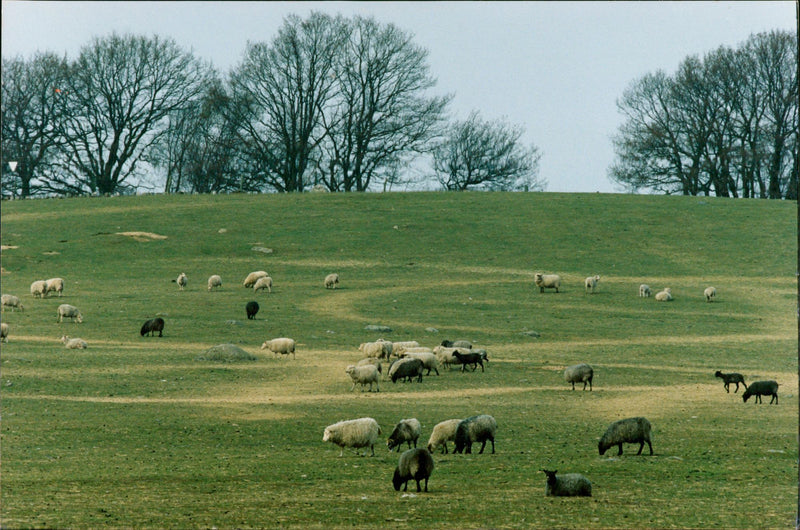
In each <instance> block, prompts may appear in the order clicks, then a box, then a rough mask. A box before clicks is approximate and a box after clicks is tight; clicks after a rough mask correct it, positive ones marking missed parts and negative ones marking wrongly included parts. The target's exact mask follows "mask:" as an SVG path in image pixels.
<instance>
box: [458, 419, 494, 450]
mask: <svg viewBox="0 0 800 530" xmlns="http://www.w3.org/2000/svg"><path fill="white" fill-rule="evenodd" d="M496 431H497V422H496V421H495V419H494V418H493V417H491V416H489V415H488V414H481V415H479V416H472V417H470V418H467V419H465V420H461V421H460V422H459V423H458V427H456V438H455V442H456V448H455V452H456V453H461V452H462V451H463V452H464V453H465V454H471V453H472V444H473V443H476V442H481V443H482V445H481V450H480V451H478V454H479V455H480V454H483V450H484V448H485V447H486V441H487V440H490V441H491V442H492V454H494V435H495V432H496Z"/></svg>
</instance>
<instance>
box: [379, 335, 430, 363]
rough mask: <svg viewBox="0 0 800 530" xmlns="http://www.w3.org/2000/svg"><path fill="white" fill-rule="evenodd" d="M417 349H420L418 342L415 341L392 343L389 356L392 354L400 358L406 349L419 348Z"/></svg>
mask: <svg viewBox="0 0 800 530" xmlns="http://www.w3.org/2000/svg"><path fill="white" fill-rule="evenodd" d="M380 340H383V339H380ZM419 347H420V345H419V342H417V341H415V340H402V341H397V342H393V343H392V347H391V350H390V351H389V355H391V354H394V355H396V356H398V357H400V356H401V355H402V354H403V352H404V351H405V350H407V349H408V348H419ZM387 359H388V357H387Z"/></svg>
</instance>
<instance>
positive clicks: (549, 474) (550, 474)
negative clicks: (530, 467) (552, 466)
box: [539, 469, 558, 483]
mask: <svg viewBox="0 0 800 530" xmlns="http://www.w3.org/2000/svg"><path fill="white" fill-rule="evenodd" d="M539 471H541V472H542V473H544V474H545V475H547V482H550V483H555V481H556V473H558V471H548V470H546V469H540V470H539Z"/></svg>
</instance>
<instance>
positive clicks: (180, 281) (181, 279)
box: [172, 272, 187, 291]
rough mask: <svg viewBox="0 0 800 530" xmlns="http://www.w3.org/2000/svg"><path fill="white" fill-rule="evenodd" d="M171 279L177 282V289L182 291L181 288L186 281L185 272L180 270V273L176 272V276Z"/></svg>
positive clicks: (184, 285)
mask: <svg viewBox="0 0 800 530" xmlns="http://www.w3.org/2000/svg"><path fill="white" fill-rule="evenodd" d="M172 281H173V282H174V283H177V284H178V289H180V290H181V291H183V288H184V287H186V282H187V278H186V273H185V272H182V273H180V274H178V277H177V278H176V279H174V280H172Z"/></svg>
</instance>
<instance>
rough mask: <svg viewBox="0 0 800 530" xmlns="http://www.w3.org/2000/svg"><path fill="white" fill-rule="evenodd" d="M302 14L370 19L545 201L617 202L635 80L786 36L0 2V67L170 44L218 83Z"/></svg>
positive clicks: (728, 26)
mask: <svg viewBox="0 0 800 530" xmlns="http://www.w3.org/2000/svg"><path fill="white" fill-rule="evenodd" d="M312 10H317V11H323V12H327V13H330V14H332V15H335V14H337V13H341V14H342V15H344V16H348V17H349V16H353V15H357V14H358V15H363V16H373V17H375V18H376V19H377V20H378V21H379V22H382V23H393V24H395V25H396V26H398V27H399V28H401V29H403V30H405V31H408V32H410V33H412V34H413V35H414V42H415V43H417V44H418V45H421V46H423V47H425V48H426V49H427V50H428V51H429V58H428V60H429V65H430V68H431V73H432V75H433V76H434V77H435V78H437V79H438V84H437V89H436V92H437V93H440V94H445V93H452V94H454V95H455V98H454V100H453V102H452V106H451V113H452V115H453V117H454V118H457V119H463V118H466V117H467V115H468V114H469V112H470V111H471V110H479V111H480V112H481V114H482V116H483V118H484V119H486V120H490V119H491V120H493V119H497V118H505V119H506V120H508V121H509V122H510V123H513V124H519V125H521V126H523V127H524V128H525V129H526V131H527V132H526V135H525V137H524V140H523V141H524V142H525V143H526V144H530V143H532V144H534V145H536V146H537V147H538V148H539V149H540V150H541V151H542V155H543V156H542V159H541V164H540V175H541V177H543V178H545V179H546V180H547V181H548V186H547V190H548V191H566V192H594V191H601V192H614V191H621V190H620V189H619V188H618V187H616V185H615V184H614V183H612V182H611V181H609V180H608V178H607V172H608V168H609V166H610V165H611V164H612V163H613V161H614V151H613V146H612V144H611V136H612V135H613V134H614V133H615V132H616V131H617V128H618V127H619V125H620V124H621V123H622V118H621V116H620V115H619V113H618V112H617V108H616V100H617V98H619V97H620V96H621V95H622V92H623V90H624V89H625V88H626V87H627V86H628V85H629V84H630V83H631V82H632V81H634V80H636V79H638V78H639V77H641V76H643V75H644V74H646V73H649V72H654V71H655V70H658V69H661V70H664V71H666V72H667V73H668V74H672V73H674V72H675V70H676V68H677V66H678V64H679V63H680V62H681V61H682V60H683V59H685V58H686V57H687V56H689V55H695V54H696V55H700V56H702V55H704V54H705V53H707V52H709V51H711V50H713V49H715V48H717V47H719V46H721V45H728V46H733V47H735V46H738V45H739V44H741V43H742V42H743V41H744V40H746V39H747V38H748V37H749V36H750V35H751V34H753V33H759V32H763V31H770V30H773V29H781V30H791V31H794V30H795V29H796V27H797V21H796V17H795V4H794V2H792V1H778V2H763V1H757V2H723V1H718V2H57V1H48V2H35V1H7V0H3V2H2V56H3V57H4V58H7V57H12V56H14V55H21V56H23V57H30V56H31V55H32V54H33V53H34V52H36V51H37V50H40V51H52V52H56V53H59V54H66V55H67V57H68V58H70V59H73V58H75V57H76V56H77V54H78V52H79V50H80V48H81V47H82V46H84V45H86V44H88V43H89V42H90V41H91V39H92V37H95V36H104V35H108V34H110V33H111V32H114V31H115V32H117V33H134V34H144V35H152V34H158V35H160V36H164V37H171V38H173V39H174V40H175V41H176V42H177V43H178V44H179V45H181V46H183V47H184V48H186V49H190V50H192V51H193V52H194V53H195V54H196V55H197V56H198V57H201V58H203V59H205V60H207V61H210V62H211V63H212V64H213V65H214V66H215V67H216V68H217V69H218V70H219V71H220V72H222V73H223V74H224V73H226V72H227V71H228V70H229V69H230V68H231V67H233V66H234V65H236V64H237V63H238V62H239V61H240V59H241V57H242V54H243V52H244V50H245V46H246V43H247V42H248V41H254V42H269V41H271V40H272V38H273V37H274V36H275V34H276V32H277V29H278V28H279V27H280V25H281V23H282V21H283V18H284V17H285V16H286V15H288V14H292V13H295V14H297V15H299V16H301V17H305V16H306V15H307V14H308V13H310V12H311V11H312Z"/></svg>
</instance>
